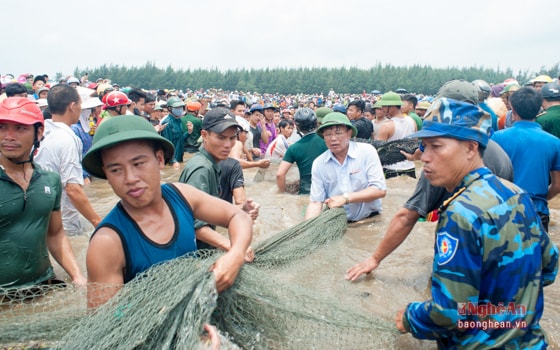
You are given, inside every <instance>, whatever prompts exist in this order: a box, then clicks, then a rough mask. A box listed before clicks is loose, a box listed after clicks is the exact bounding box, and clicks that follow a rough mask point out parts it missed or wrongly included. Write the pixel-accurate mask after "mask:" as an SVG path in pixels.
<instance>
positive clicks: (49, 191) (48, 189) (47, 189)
mask: <svg viewBox="0 0 560 350" xmlns="http://www.w3.org/2000/svg"><path fill="white" fill-rule="evenodd" d="M45 193H46V194H51V188H50V187H49V186H45Z"/></svg>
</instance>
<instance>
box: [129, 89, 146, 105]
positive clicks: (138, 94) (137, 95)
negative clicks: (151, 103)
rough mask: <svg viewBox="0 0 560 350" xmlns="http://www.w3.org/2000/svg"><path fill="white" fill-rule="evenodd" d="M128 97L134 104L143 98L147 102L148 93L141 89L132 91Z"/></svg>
mask: <svg viewBox="0 0 560 350" xmlns="http://www.w3.org/2000/svg"><path fill="white" fill-rule="evenodd" d="M127 95H128V98H130V100H132V101H133V102H138V101H140V99H141V98H143V99H144V101H146V93H145V92H144V91H142V90H140V89H132V90H130V92H129V93H128V94H127Z"/></svg>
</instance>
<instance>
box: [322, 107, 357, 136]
mask: <svg viewBox="0 0 560 350" xmlns="http://www.w3.org/2000/svg"><path fill="white" fill-rule="evenodd" d="M333 125H346V126H348V127H350V128H351V129H352V137H355V136H356V134H357V133H358V129H356V127H355V126H354V125H352V123H351V122H350V119H348V117H347V116H345V115H344V114H342V113H340V112H332V113H329V114H327V115H326V116H325V118H323V121H322V122H321V126H320V127H319V128H318V129H317V134H318V135H319V136H321V137H323V129H324V128H327V127H329V126H333Z"/></svg>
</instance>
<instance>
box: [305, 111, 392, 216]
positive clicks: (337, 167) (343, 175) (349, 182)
mask: <svg viewBox="0 0 560 350" xmlns="http://www.w3.org/2000/svg"><path fill="white" fill-rule="evenodd" d="M356 134H357V130H356V127H354V125H352V123H351V122H350V120H349V119H348V117H347V116H345V115H344V114H342V113H339V112H332V113H329V114H327V115H326V116H325V118H324V119H323V122H322V124H321V126H320V127H319V128H318V129H317V135H319V136H321V137H322V138H323V139H324V140H325V144H326V145H327V148H328V150H326V151H325V152H324V153H322V154H321V155H320V156H319V157H317V158H316V159H315V160H314V161H313V166H312V168H311V191H310V196H309V206H308V207H307V212H306V214H305V218H306V219H309V218H312V217H315V216H317V215H319V214H320V213H321V210H322V209H323V204H326V205H327V206H328V207H329V208H339V207H344V209H345V210H346V217H347V218H348V220H349V221H358V220H361V219H364V218H367V217H371V216H374V215H377V214H378V213H379V212H381V198H383V197H385V193H386V186H385V177H384V176H383V168H382V167H381V162H380V160H379V156H378V155H377V151H376V150H375V148H374V147H373V146H372V145H370V144H366V143H358V142H354V141H350V139H351V138H352V137H355V136H356Z"/></svg>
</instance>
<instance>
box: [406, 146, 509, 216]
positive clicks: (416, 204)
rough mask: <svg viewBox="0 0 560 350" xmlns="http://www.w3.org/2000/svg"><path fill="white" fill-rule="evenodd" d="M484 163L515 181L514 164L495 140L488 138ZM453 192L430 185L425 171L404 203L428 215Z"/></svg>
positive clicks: (502, 175)
mask: <svg viewBox="0 0 560 350" xmlns="http://www.w3.org/2000/svg"><path fill="white" fill-rule="evenodd" d="M483 161H484V165H486V167H487V168H488V169H490V171H492V173H494V174H495V175H496V176H498V177H501V178H502V179H506V180H508V181H510V182H511V181H513V166H512V165H511V161H510V160H509V158H508V156H507V154H506V152H504V150H503V149H502V148H501V147H500V146H499V145H498V144H497V143H496V142H494V141H492V140H488V145H487V146H486V150H485V151H484V157H483ZM450 195H451V193H449V192H447V191H446V190H445V188H443V187H435V186H432V185H430V182H429V181H428V179H427V178H426V177H425V176H424V172H422V174H421V175H420V178H419V179H418V182H417V183H416V188H415V189H414V193H413V194H412V196H410V198H409V199H408V200H407V201H406V203H405V204H404V207H405V208H407V209H410V210H414V211H415V212H417V213H418V214H419V215H420V216H421V217H426V216H427V215H428V213H430V212H432V211H434V210H437V209H438V208H439V207H440V206H441V204H442V203H443V201H444V200H445V199H447V198H449V196H450Z"/></svg>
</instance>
